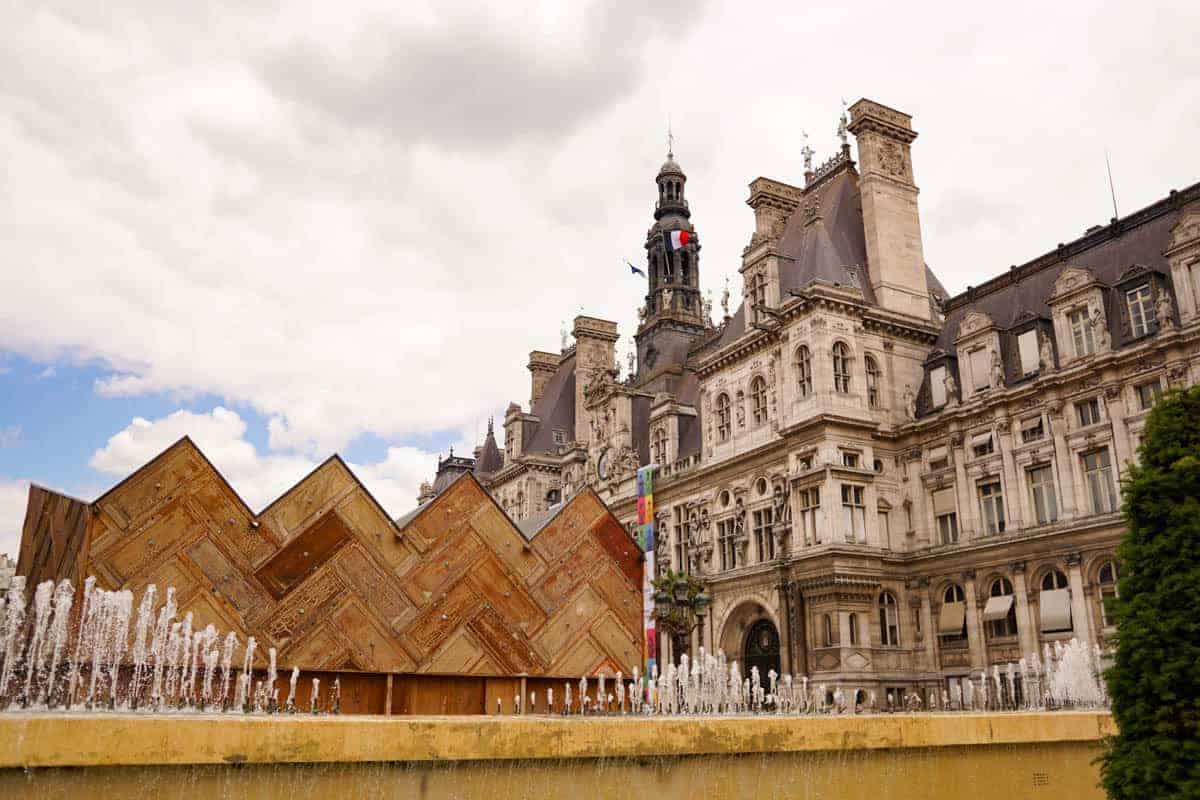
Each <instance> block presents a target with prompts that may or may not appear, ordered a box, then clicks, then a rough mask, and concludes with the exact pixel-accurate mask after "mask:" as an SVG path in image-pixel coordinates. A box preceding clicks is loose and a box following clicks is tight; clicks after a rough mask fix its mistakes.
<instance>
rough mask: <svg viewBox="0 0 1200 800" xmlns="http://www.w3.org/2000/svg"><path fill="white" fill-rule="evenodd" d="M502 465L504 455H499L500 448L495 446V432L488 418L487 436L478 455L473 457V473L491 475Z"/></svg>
mask: <svg viewBox="0 0 1200 800" xmlns="http://www.w3.org/2000/svg"><path fill="white" fill-rule="evenodd" d="M503 466H504V456H502V455H500V448H499V447H497V446H496V433H495V431H494V429H493V427H492V420H490V419H489V420H488V430H487V436H486V437H485V438H484V440H483V447H481V448H480V450H479V457H478V458H477V459H475V474H476V475H492V474H494V473H496V472H499V471H500V468H501V467H503Z"/></svg>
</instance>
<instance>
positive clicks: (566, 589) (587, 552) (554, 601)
mask: <svg viewBox="0 0 1200 800" xmlns="http://www.w3.org/2000/svg"><path fill="white" fill-rule="evenodd" d="M603 555H604V551H602V550H601V549H600V545H598V544H596V542H595V540H593V539H592V538H591V537H590V536H589V537H587V538H585V539H584V540H583V541H581V542H580V543H579V546H578V547H576V548H575V549H574V550H573V551H572V552H570V553H569V554H567V557H566V558H565V559H564V563H563V565H562V566H560V567H558V569H557V570H555V571H554V572H551V573H549V574H547V575H546V577H545V578H544V579H543V580H542V582H541V585H540V586H538V590H539V592H540V593H541V599H542V601H543V602H545V603H547V604H548V605H549V606H550V608H552V609H553V608H557V607H558V606H559V605H561V604H562V602H563V600H564V599H565V598H566V597H568V596H569V595H571V594H573V593H574V592H575V589H576V588H577V587H578V586H579V585H580V584H581V583H583V582H584V580H585V579H586V578H587V571H588V570H589V569H592V568H593V566H594V565H595V564H596V563H597V561H598V559H600V558H602V557H603Z"/></svg>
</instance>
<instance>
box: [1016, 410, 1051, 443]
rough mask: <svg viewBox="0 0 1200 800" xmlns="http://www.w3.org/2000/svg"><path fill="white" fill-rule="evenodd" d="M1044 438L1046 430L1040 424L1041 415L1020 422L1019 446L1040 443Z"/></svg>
mask: <svg viewBox="0 0 1200 800" xmlns="http://www.w3.org/2000/svg"><path fill="white" fill-rule="evenodd" d="M1045 436H1046V428H1045V426H1044V424H1043V423H1042V416H1041V414H1039V415H1037V416H1036V417H1030V418H1029V419H1023V420H1021V444H1029V443H1030V442H1037V441H1041V440H1042V439H1043V438H1045Z"/></svg>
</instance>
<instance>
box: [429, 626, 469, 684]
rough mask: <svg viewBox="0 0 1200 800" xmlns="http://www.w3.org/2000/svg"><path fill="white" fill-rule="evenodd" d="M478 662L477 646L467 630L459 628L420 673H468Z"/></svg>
mask: <svg viewBox="0 0 1200 800" xmlns="http://www.w3.org/2000/svg"><path fill="white" fill-rule="evenodd" d="M477 660H479V645H478V644H476V643H475V640H474V638H473V637H472V636H471V635H470V633H468V629H466V628H460V629H459V630H458V631H456V632H455V633H454V635H453V636H451V637H450V638H449V639H448V640H447V641H446V643H445V644H444V645H443V646H442V648H441V649H440V650H438V652H437V653H435V654H434V655H433V658H431V659H430V660H429V661H428V662H427V663H426V664H425V665H424V666H423V667H422V668H421V671H422V672H450V673H456V672H457V673H463V672H469V671H470V669H471V665H472V664H474V663H475V662H476V661H477Z"/></svg>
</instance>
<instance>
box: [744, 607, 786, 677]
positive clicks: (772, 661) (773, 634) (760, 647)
mask: <svg viewBox="0 0 1200 800" xmlns="http://www.w3.org/2000/svg"><path fill="white" fill-rule="evenodd" d="M742 652H743V653H744V654H745V658H744V661H745V663H746V672H745V676H746V677H750V670H751V669H752V668H753V667H758V678H759V680H760V681H762V685H763V686H768V687H769V685H770V684H769V683H768V682H767V674H768V673H769V672H770V671H771V670H775V674H776V675H778V674H779V673H780V669H779V631H777V630H775V624H774V623H772V622H771V620H769V619H760V620H758V621H757V622H755V623H754V624H753V625H751V626H750V629H749V630H748V631H746V641H745V644H744V645H743V647H742Z"/></svg>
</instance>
